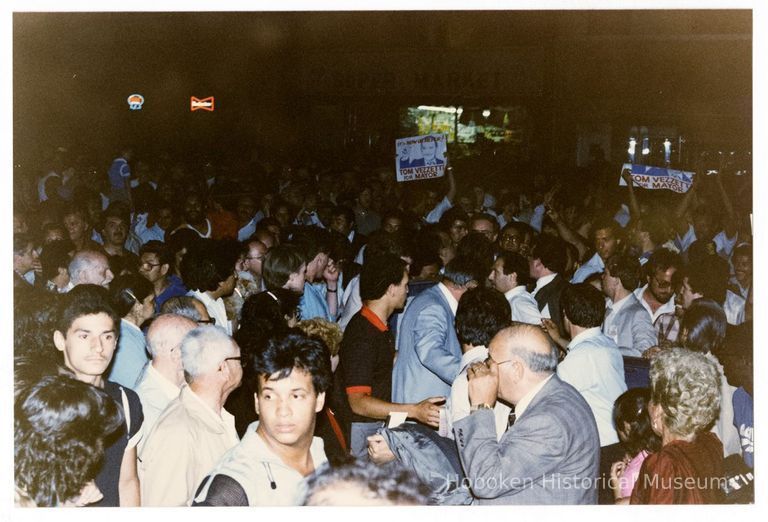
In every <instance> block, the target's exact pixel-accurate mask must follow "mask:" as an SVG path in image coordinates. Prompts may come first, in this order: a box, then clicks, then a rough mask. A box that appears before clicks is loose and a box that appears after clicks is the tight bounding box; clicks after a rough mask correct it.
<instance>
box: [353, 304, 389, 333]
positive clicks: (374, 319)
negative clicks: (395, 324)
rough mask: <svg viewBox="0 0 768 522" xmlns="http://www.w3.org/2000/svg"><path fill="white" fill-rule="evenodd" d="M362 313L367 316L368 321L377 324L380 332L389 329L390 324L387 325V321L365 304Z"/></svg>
mask: <svg viewBox="0 0 768 522" xmlns="http://www.w3.org/2000/svg"><path fill="white" fill-rule="evenodd" d="M360 315H362V316H363V317H365V318H366V319H367V320H368V322H369V323H371V324H372V325H373V326H375V327H376V329H377V330H379V331H380V332H386V331H389V326H387V323H385V322H384V321H382V320H381V318H380V317H379V316H378V315H376V313H375V312H374V311H373V310H371V309H370V308H368V307H367V306H365V305H363V307H362V308H361V309H360Z"/></svg>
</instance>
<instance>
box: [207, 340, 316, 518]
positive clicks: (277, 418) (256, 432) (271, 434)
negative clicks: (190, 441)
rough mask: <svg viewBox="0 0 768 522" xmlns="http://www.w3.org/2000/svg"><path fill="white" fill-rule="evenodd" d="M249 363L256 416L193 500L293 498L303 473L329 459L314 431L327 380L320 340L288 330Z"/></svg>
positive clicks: (263, 502) (234, 502)
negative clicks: (257, 417)
mask: <svg viewBox="0 0 768 522" xmlns="http://www.w3.org/2000/svg"><path fill="white" fill-rule="evenodd" d="M250 370H251V371H250V372H248V373H249V375H250V379H251V381H252V383H251V389H253V390H256V393H255V395H254V400H255V405H256V412H257V413H258V415H259V420H258V421H256V422H253V423H252V424H251V425H250V426H248V430H247V431H246V433H245V435H244V436H243V439H242V440H241V441H240V443H239V444H237V445H236V446H234V447H233V448H232V449H230V450H229V451H227V453H225V454H224V456H223V457H221V458H220V460H219V461H218V463H217V464H216V465H215V466H214V467H213V469H212V470H211V472H210V473H208V476H207V477H206V478H204V479H203V481H202V483H201V484H200V487H199V488H197V494H196V495H195V497H194V503H193V505H201V506H280V505H283V506H286V505H298V504H299V502H300V500H301V499H300V498H299V497H300V493H301V485H302V483H303V480H304V477H306V476H308V475H310V474H311V473H313V472H314V471H315V470H316V469H317V468H318V467H319V466H320V465H321V464H323V463H324V462H326V461H327V459H326V456H325V451H324V450H323V443H322V440H321V439H320V438H318V437H313V433H314V430H315V417H316V415H317V413H318V412H320V411H321V410H322V409H323V405H324V404H325V392H326V391H327V390H328V389H329V388H330V385H331V362H330V353H329V352H328V348H327V347H326V346H325V344H323V342H322V341H320V340H319V339H316V338H314V337H309V336H307V335H305V334H304V333H302V332H300V331H298V330H295V329H291V330H288V331H286V332H284V333H281V334H278V335H276V336H274V337H272V338H271V339H269V340H268V342H267V343H266V346H265V348H264V350H263V351H262V352H261V353H259V354H257V355H256V357H255V358H254V360H253V362H252V363H251V367H250Z"/></svg>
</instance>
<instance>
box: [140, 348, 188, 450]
mask: <svg viewBox="0 0 768 522" xmlns="http://www.w3.org/2000/svg"><path fill="white" fill-rule="evenodd" d="M180 391H181V388H180V387H179V386H176V385H175V384H174V383H172V382H171V381H169V380H168V379H166V378H165V377H164V376H163V374H161V373H160V372H158V371H157V370H156V369H155V367H154V366H152V363H151V362H150V363H148V364H147V365H146V366H145V367H144V372H143V373H142V376H141V378H140V379H139V384H138V386H136V393H137V394H138V396H139V399H141V407H142V409H143V411H144V432H145V433H149V430H151V429H152V426H154V425H155V422H157V418H158V417H159V416H160V414H161V413H162V412H163V410H164V409H165V407H166V406H168V404H169V403H170V402H171V401H172V400H173V399H175V398H177V397H178V396H179V392H180ZM145 442H146V437H145V438H144V439H142V440H141V442H140V443H139V451H141V449H142V448H143V447H144V443H145Z"/></svg>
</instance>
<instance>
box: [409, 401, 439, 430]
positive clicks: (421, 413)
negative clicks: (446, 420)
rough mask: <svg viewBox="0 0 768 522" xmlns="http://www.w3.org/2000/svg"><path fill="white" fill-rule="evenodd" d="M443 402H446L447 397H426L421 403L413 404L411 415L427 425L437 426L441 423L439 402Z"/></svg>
mask: <svg viewBox="0 0 768 522" xmlns="http://www.w3.org/2000/svg"><path fill="white" fill-rule="evenodd" d="M443 402H445V397H430V398H428V399H424V400H423V401H421V402H420V403H418V404H414V405H413V409H412V411H411V412H410V415H409V417H410V418H412V419H416V420H417V421H419V422H421V423H423V424H426V425H427V426H432V427H433V428H437V427H438V426H439V425H440V406H438V404H439V403H443Z"/></svg>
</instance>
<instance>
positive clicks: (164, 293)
mask: <svg viewBox="0 0 768 522" xmlns="http://www.w3.org/2000/svg"><path fill="white" fill-rule="evenodd" d="M173 261H174V257H173V253H172V252H171V250H170V248H168V246H167V245H166V244H165V243H162V242H160V241H156V240H154V239H153V240H150V241H147V242H146V243H144V244H143V245H142V247H141V249H140V250H139V274H140V275H142V276H143V277H145V278H146V279H147V281H149V282H150V283H152V286H153V287H154V294H155V309H157V310H159V309H160V307H161V306H163V303H164V302H166V301H167V300H168V299H170V298H171V297H177V296H182V295H186V293H187V291H188V290H187V287H185V286H184V283H183V282H182V280H181V278H180V277H179V276H177V275H176V274H174V273H172V270H171V268H172V267H173Z"/></svg>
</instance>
